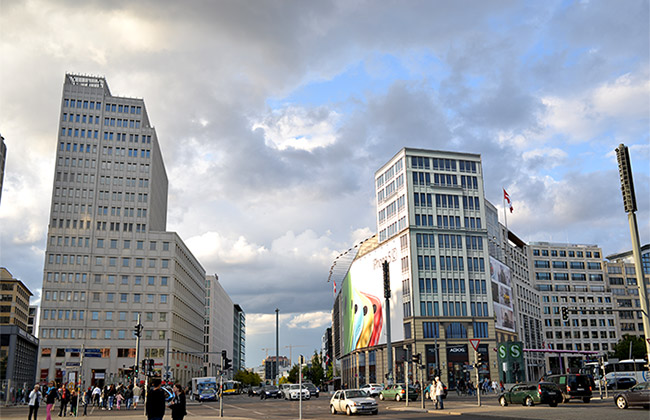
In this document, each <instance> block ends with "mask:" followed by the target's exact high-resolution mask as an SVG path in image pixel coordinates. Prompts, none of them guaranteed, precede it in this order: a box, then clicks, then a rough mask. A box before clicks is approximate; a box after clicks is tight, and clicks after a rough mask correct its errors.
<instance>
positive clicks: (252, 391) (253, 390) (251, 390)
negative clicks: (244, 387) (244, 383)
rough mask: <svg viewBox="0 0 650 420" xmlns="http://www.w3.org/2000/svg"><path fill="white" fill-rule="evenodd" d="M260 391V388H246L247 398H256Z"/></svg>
mask: <svg viewBox="0 0 650 420" xmlns="http://www.w3.org/2000/svg"><path fill="white" fill-rule="evenodd" d="M261 391H262V387H261V386H252V387H250V388H248V396H249V397H257V396H259V395H260V392H261Z"/></svg>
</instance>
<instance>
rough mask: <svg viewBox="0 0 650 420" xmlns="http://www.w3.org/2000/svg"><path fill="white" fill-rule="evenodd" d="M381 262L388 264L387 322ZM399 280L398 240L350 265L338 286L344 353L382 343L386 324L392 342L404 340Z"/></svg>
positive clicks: (400, 268)
mask: <svg viewBox="0 0 650 420" xmlns="http://www.w3.org/2000/svg"><path fill="white" fill-rule="evenodd" d="M407 255H408V254H407ZM407 255H405V256H407ZM384 261H388V263H389V272H390V288H391V298H390V315H391V316H390V317H391V319H390V320H387V319H386V308H385V302H386V300H385V298H384V278H383V269H382V263H383V262H384ZM402 277H403V274H402V253H401V249H400V243H399V238H398V237H395V238H394V239H391V240H389V241H386V243H384V244H382V245H381V246H380V247H379V248H377V249H375V250H374V251H371V252H369V253H368V254H366V255H364V256H362V257H359V258H357V259H356V260H355V261H354V262H353V263H352V265H351V266H350V270H349V271H348V273H347V275H346V276H345V279H344V280H343V284H342V287H341V301H340V302H341V309H340V311H341V338H342V340H343V354H348V353H350V352H351V351H353V350H356V349H361V348H365V347H370V346H375V345H378V344H385V343H386V322H387V321H389V322H390V323H391V324H390V325H391V340H392V341H400V340H403V339H404V327H403V319H404V310H403V307H402V280H403V278H402Z"/></svg>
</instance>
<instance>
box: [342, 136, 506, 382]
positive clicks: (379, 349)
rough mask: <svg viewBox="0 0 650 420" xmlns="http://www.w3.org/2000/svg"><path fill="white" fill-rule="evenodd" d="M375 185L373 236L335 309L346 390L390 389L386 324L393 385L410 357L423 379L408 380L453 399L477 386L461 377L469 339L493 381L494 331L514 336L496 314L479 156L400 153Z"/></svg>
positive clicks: (470, 376)
mask: <svg viewBox="0 0 650 420" xmlns="http://www.w3.org/2000/svg"><path fill="white" fill-rule="evenodd" d="M374 181H375V183H374V185H375V191H376V203H377V229H378V235H377V236H375V237H373V238H371V239H369V240H367V241H365V242H364V243H363V244H362V245H361V246H359V247H358V249H359V251H358V253H357V255H356V257H355V258H354V260H353V261H352V262H351V264H350V267H349V270H348V271H347V274H346V275H345V278H344V279H343V281H342V282H341V283H340V284H341V287H340V292H339V294H338V295H337V297H336V299H335V303H334V308H333V320H332V329H333V335H334V340H333V341H334V354H335V357H336V358H337V359H341V366H342V371H341V376H342V382H343V383H344V384H347V385H348V386H350V387H353V386H359V385H361V384H363V383H366V382H375V381H380V382H383V381H385V380H386V378H385V375H386V374H387V366H388V361H387V351H386V350H387V349H386V343H387V341H388V339H387V330H388V325H389V324H390V330H391V340H390V342H391V343H392V347H393V348H394V350H393V352H392V354H393V359H394V360H393V362H394V378H395V380H396V381H403V380H404V377H405V375H406V369H407V367H406V366H405V363H404V361H405V360H411V359H410V356H409V355H418V354H420V355H421V356H420V357H421V361H422V363H423V364H424V365H425V366H426V369H425V372H424V376H425V377H424V378H418V377H417V376H414V375H413V373H412V370H410V371H409V377H410V380H412V381H415V380H416V379H419V380H425V381H431V380H432V379H433V377H434V376H435V375H436V374H440V376H441V377H442V379H443V381H445V382H446V383H447V385H448V386H449V387H450V388H451V389H454V388H455V387H456V386H457V384H458V383H459V382H460V381H461V380H463V381H467V380H471V381H473V382H474V383H476V373H475V372H476V371H470V370H469V369H468V368H467V366H468V365H470V364H473V363H474V361H475V357H476V351H475V350H474V348H473V346H472V345H470V341H469V340H470V339H471V340H473V341H474V343H477V342H479V344H478V346H477V349H478V353H480V355H481V359H482V363H481V366H480V368H479V374H480V377H481V379H483V378H485V377H491V378H493V379H497V378H498V371H497V368H496V356H495V354H494V352H493V351H490V350H491V349H493V348H495V347H496V343H497V340H496V327H497V325H498V326H499V327H500V328H501V329H502V330H511V331H512V332H513V333H514V326H513V325H512V323H513V321H514V320H513V318H512V315H511V314H510V315H508V314H507V313H506V311H505V310H503V309H502V308H500V310H499V313H496V312H495V309H496V306H495V305H494V304H493V294H492V287H493V285H492V284H491V280H490V255H489V253H488V246H487V243H488V235H487V229H486V224H485V223H486V213H485V212H486V207H485V198H484V191H483V170H482V166H481V158H480V155H477V154H468V153H455V152H443V151H434V150H423V149H411V148H404V149H402V150H401V151H400V152H398V153H397V154H396V155H395V156H394V157H393V158H392V159H390V160H389V161H388V162H387V163H386V164H385V165H383V166H382V167H381V168H380V169H379V170H378V171H377V172H376V173H375V180H374ZM385 261H387V262H388V263H389V275H390V293H391V295H390V317H389V316H388V312H387V309H388V308H387V306H386V305H385V297H384V293H385V292H384V287H383V281H382V278H383V269H382V265H383V263H384V262H385ZM495 319H496V321H495ZM418 374H419V373H418Z"/></svg>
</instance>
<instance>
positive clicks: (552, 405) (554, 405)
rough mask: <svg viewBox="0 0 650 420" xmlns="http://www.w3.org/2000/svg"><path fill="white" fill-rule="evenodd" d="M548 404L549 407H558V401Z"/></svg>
mask: <svg viewBox="0 0 650 420" xmlns="http://www.w3.org/2000/svg"><path fill="white" fill-rule="evenodd" d="M548 405H549V407H557V403H556V402H552V403H548Z"/></svg>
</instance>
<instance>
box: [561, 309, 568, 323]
mask: <svg viewBox="0 0 650 420" xmlns="http://www.w3.org/2000/svg"><path fill="white" fill-rule="evenodd" d="M568 320H569V311H568V309H567V307H566V306H563V307H562V321H568Z"/></svg>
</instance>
